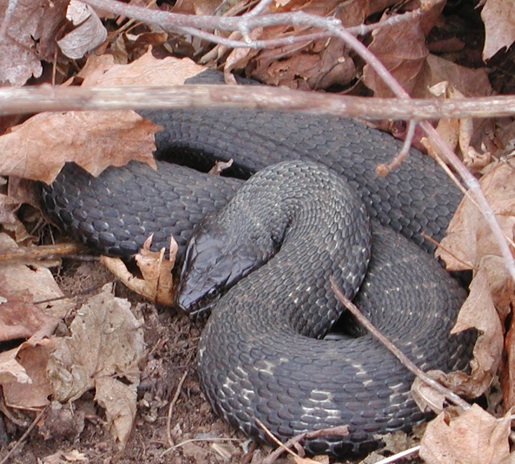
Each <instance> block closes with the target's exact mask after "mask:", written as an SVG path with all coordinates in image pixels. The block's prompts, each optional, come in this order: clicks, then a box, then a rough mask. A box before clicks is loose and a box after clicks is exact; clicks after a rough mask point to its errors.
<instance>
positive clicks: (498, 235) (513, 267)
mask: <svg viewBox="0 0 515 464" xmlns="http://www.w3.org/2000/svg"><path fill="white" fill-rule="evenodd" d="M420 127H422V129H424V132H425V133H426V134H427V135H428V137H430V138H431V140H432V141H433V142H434V143H435V145H436V146H437V147H438V149H439V150H440V152H441V153H443V155H444V156H445V157H446V161H448V162H449V163H450V164H451V165H452V167H453V168H454V169H455V170H456V172H457V173H458V174H459V175H460V177H461V178H462V179H463V182H464V183H465V185H466V186H467V187H468V188H469V190H468V192H467V194H470V195H471V197H472V198H473V199H474V200H475V201H476V202H477V204H478V205H479V209H480V211H481V213H482V214H483V216H484V218H485V220H486V222H487V224H488V225H489V227H490V230H491V231H492V234H493V236H494V237H495V239H496V242H497V245H498V246H499V250H500V252H501V255H502V257H503V260H504V264H505V266H506V269H507V270H508V272H509V273H510V275H511V278H512V279H513V281H514V282H515V258H514V257H513V255H512V253H511V250H510V247H509V245H508V241H507V240H506V237H505V236H504V234H503V232H502V229H501V226H500V225H499V223H498V222H497V218H496V217H495V214H494V212H493V211H492V209H491V208H490V205H489V204H488V202H487V200H486V198H485V196H484V195H483V192H482V190H481V187H480V185H479V182H478V180H477V179H476V178H475V177H474V176H473V175H472V174H471V173H470V171H469V170H468V169H467V168H466V166H465V165H464V164H463V163H462V162H461V160H460V159H459V158H458V157H457V156H456V154H455V153H454V152H453V151H452V150H451V149H450V148H449V146H448V145H447V144H446V143H445V142H444V141H443V139H442V138H441V137H440V136H439V134H438V132H436V129H435V128H434V127H433V126H432V125H431V124H429V123H428V122H427V121H424V122H422V123H421V124H420Z"/></svg>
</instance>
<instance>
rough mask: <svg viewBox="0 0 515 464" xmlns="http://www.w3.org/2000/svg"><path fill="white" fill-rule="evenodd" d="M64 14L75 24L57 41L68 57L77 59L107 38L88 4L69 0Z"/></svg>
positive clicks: (105, 31) (102, 26)
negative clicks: (74, 26) (73, 27)
mask: <svg viewBox="0 0 515 464" xmlns="http://www.w3.org/2000/svg"><path fill="white" fill-rule="evenodd" d="M66 16H67V18H68V19H69V20H71V21H72V22H73V24H74V25H76V26H77V27H76V28H75V29H73V30H72V31H71V32H69V33H68V34H66V35H65V36H64V37H63V38H62V39H60V40H58V41H57V44H58V45H59V48H60V49H61V51H62V52H63V53H64V54H65V55H66V56H67V57H68V58H72V59H74V60H78V59H80V58H82V57H83V56H84V55H85V54H86V53H88V52H90V51H92V50H94V49H95V48H96V47H98V46H99V45H100V44H101V43H102V42H104V40H105V39H107V30H106V28H105V27H104V25H103V24H102V21H101V20H100V18H99V17H98V16H97V14H96V13H95V11H94V10H93V8H91V7H90V6H89V5H85V4H84V3H82V2H79V1H77V0H71V2H70V4H69V6H68V12H67V15H66Z"/></svg>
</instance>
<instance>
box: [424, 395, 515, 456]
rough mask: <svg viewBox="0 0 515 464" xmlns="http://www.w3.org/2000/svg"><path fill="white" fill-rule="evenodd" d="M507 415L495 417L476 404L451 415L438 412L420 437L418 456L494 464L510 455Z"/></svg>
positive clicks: (508, 420) (508, 418)
mask: <svg viewBox="0 0 515 464" xmlns="http://www.w3.org/2000/svg"><path fill="white" fill-rule="evenodd" d="M510 422H511V420H510V415H509V414H508V415H506V416H505V417H504V418H502V419H496V418H495V417H493V416H491V415H490V414H488V413H487V412H485V411H484V410H482V409H481V408H480V407H479V406H477V405H475V404H474V405H472V407H471V408H470V409H469V410H467V411H465V412H464V413H462V414H461V415H460V416H458V417H456V418H451V417H450V415H449V413H448V412H443V413H441V414H440V415H439V416H438V417H437V418H436V419H434V420H433V421H431V422H430V423H429V424H428V426H427V429H426V433H425V434H424V436H423V437H422V442H421V449H420V452H419V454H420V457H421V458H422V459H424V461H425V462H427V463H428V464H454V463H456V464H458V463H460V464H461V463H463V464H465V463H466V464H498V463H500V462H501V461H502V460H503V459H506V458H507V457H508V456H509V454H510V445H509V441H508V436H509V434H510Z"/></svg>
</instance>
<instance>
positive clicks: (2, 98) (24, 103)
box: [0, 85, 515, 120]
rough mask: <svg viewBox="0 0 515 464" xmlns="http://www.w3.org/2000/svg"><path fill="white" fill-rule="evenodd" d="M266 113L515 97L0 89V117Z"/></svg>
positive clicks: (453, 105) (476, 112)
mask: <svg viewBox="0 0 515 464" xmlns="http://www.w3.org/2000/svg"><path fill="white" fill-rule="evenodd" d="M208 107H209V108H212V107H216V108H235V107H238V108H254V109H255V108H263V109H264V108H266V109H275V110H283V111H300V112H306V113H313V114H332V115H335V116H340V117H364V118H367V119H391V120H412V119H414V120H421V119H437V118H441V117H443V118H470V117H477V118H483V117H491V116H509V115H511V114H513V108H514V107H515V96H504V97H499V96H497V97H482V98H468V99H466V98H456V99H448V100H438V99H436V98H434V99H402V100H401V99H398V98H374V99H372V98H368V97H349V96H341V95H332V94H324V93H315V92H303V91H300V90H291V89H285V88H279V87H268V86H227V85H187V86H184V85H178V86H167V87H148V86H131V87H127V86H122V87H50V86H40V87H22V88H7V87H4V88H0V115H6V114H24V113H28V112H30V113H37V112H42V111H74V110H120V109H170V108H208Z"/></svg>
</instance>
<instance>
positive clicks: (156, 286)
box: [101, 237, 178, 306]
mask: <svg viewBox="0 0 515 464" xmlns="http://www.w3.org/2000/svg"><path fill="white" fill-rule="evenodd" d="M151 244H152V237H149V238H148V239H147V240H146V241H145V243H144V245H143V248H142V249H141V250H140V252H139V253H138V254H137V255H136V256H135V260H136V264H137V265H138V268H139V270H140V272H141V276H142V277H141V278H140V277H138V276H135V275H134V274H132V273H131V272H130V271H129V269H128V268H127V266H126V264H125V263H124V262H123V261H122V260H121V259H119V258H111V257H109V256H102V257H101V261H102V264H104V266H106V267H107V268H108V269H109V271H111V272H112V273H113V274H114V275H115V276H116V277H117V278H118V279H120V280H121V282H122V283H123V284H124V285H125V286H126V287H128V288H130V289H131V290H132V291H134V292H136V293H138V294H139V295H142V296H144V297H145V298H148V299H149V300H150V301H153V302H155V303H157V304H162V305H165V306H172V304H173V295H172V290H173V280H172V270H173V267H174V265H175V259H176V257H177V250H178V245H177V242H176V241H175V240H174V239H173V237H170V257H169V259H165V250H164V248H163V249H161V250H160V251H151V250H150V246H151Z"/></svg>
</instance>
